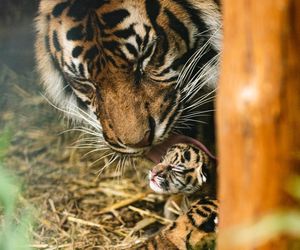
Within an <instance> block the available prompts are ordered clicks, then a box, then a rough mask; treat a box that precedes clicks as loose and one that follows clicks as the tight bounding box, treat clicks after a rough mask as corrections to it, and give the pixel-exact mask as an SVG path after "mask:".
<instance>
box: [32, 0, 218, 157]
mask: <svg viewBox="0 0 300 250" xmlns="http://www.w3.org/2000/svg"><path fill="white" fill-rule="evenodd" d="M220 27H221V14H220V10H219V5H218V1H217V0H126V1H125V0H115V1H112V0H41V1H40V6H39V13H38V17H37V19H36V28H37V38H36V58H37V67H38V71H39V73H40V75H41V78H42V81H43V84H44V87H45V89H46V93H47V95H48V96H49V97H50V99H51V100H52V102H54V104H55V105H56V106H57V107H58V108H59V109H61V110H64V111H65V112H66V113H67V114H68V115H69V117H70V118H72V119H73V120H75V121H81V122H83V124H84V126H86V129H85V130H86V131H88V132H89V133H91V134H93V135H95V136H97V140H96V141H97V144H98V145H99V148H101V147H102V146H103V147H106V146H108V147H109V148H110V149H111V150H112V151H113V152H115V153H116V154H117V155H118V157H122V156H125V157H126V159H127V158H128V157H131V156H132V157H134V156H137V155H143V154H145V153H148V152H149V151H150V153H149V155H150V156H149V157H151V158H157V157H159V158H160V156H157V155H156V152H158V151H159V150H157V149H158V147H157V145H159V144H160V145H163V146H161V148H163V149H162V151H164V149H165V147H166V146H170V144H174V143H178V142H180V140H181V139H180V138H183V137H177V136H174V135H173V132H175V131H177V132H178V130H179V132H181V133H182V132H183V133H187V134H188V133H189V131H188V130H189V129H188V130H186V128H195V122H196V120H198V119H199V116H201V115H202V114H203V112H206V111H205V110H204V111H203V107H202V104H205V103H207V102H209V101H211V99H212V93H213V92H214V89H215V87H216V82H217V77H218V62H219V60H218V59H219V53H220V47H221V36H222V35H221V28H220ZM188 135H190V134H188ZM194 135H195V134H193V136H194ZM184 138H185V140H187V141H188V138H189V137H184ZM93 142H94V143H95V140H93ZM164 142H166V143H164Z"/></svg>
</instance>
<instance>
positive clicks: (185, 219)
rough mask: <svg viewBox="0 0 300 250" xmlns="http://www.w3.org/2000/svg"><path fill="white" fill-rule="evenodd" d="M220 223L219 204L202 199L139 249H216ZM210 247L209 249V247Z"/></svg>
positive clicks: (211, 200)
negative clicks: (216, 235) (217, 226)
mask: <svg viewBox="0 0 300 250" xmlns="http://www.w3.org/2000/svg"><path fill="white" fill-rule="evenodd" d="M217 223H218V202H217V201H216V200H214V199H206V198H202V199H200V200H198V201H197V202H195V203H194V204H193V205H192V206H191V207H190V209H189V210H188V212H187V213H185V214H183V215H180V216H179V217H178V218H177V220H176V221H174V222H173V223H172V224H171V225H170V226H168V227H167V228H165V229H163V230H162V231H161V232H160V234H159V235H157V236H155V237H154V238H152V239H151V240H149V241H147V242H146V243H145V244H144V245H143V246H142V247H139V248H138V249H149V250H150V249H151V250H152V249H153V250H154V249H158V250H164V249H167V250H189V249H211V250H212V249H214V245H215V232H216V225H217ZM208 246H209V247H208Z"/></svg>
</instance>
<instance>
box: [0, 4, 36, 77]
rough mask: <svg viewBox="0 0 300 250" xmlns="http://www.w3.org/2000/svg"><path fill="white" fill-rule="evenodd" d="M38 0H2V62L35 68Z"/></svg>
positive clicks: (17, 68)
mask: <svg viewBox="0 0 300 250" xmlns="http://www.w3.org/2000/svg"><path fill="white" fill-rule="evenodd" d="M37 6H38V0H0V64H5V65H7V66H8V67H9V68H11V69H12V70H14V71H16V72H25V71H30V70H33V69H34V53H33V48H34V32H35V30H34V17H35V15H36V11H37Z"/></svg>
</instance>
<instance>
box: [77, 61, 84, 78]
mask: <svg viewBox="0 0 300 250" xmlns="http://www.w3.org/2000/svg"><path fill="white" fill-rule="evenodd" d="M78 69H79V73H80V76H82V77H85V74H84V67H83V64H82V63H80V64H79V67H78Z"/></svg>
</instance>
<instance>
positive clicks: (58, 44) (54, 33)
mask: <svg viewBox="0 0 300 250" xmlns="http://www.w3.org/2000/svg"><path fill="white" fill-rule="evenodd" d="M52 40H53V45H54V48H55V49H56V51H61V46H60V43H59V41H58V36H57V32H56V31H53V37H52Z"/></svg>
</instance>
